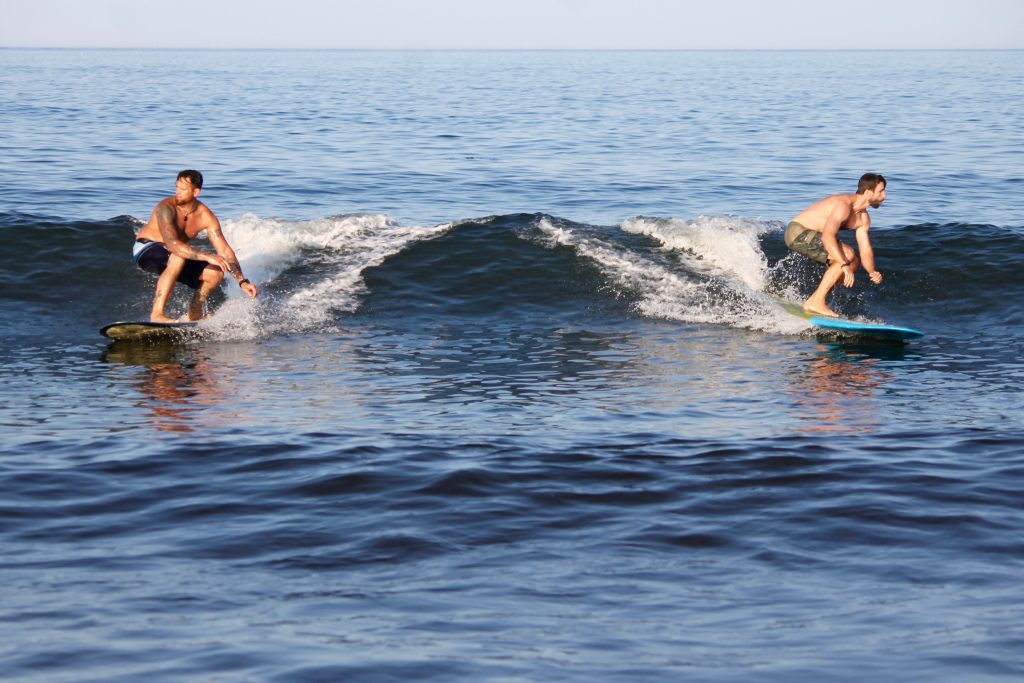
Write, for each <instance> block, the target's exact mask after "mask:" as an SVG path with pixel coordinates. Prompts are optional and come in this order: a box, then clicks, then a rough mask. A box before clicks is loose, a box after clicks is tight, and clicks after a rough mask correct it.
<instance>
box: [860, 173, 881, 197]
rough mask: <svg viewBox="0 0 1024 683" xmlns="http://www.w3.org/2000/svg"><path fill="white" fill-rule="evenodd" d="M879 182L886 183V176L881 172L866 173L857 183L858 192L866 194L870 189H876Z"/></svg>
mask: <svg viewBox="0 0 1024 683" xmlns="http://www.w3.org/2000/svg"><path fill="white" fill-rule="evenodd" d="M878 183H882V184H883V185H885V184H886V182H885V178H883V177H882V175H881V174H880V173H865V174H864V175H862V176H861V177H860V182H859V183H857V194H864V193H865V192H867V191H868V190H873V189H875V188H876V187H878Z"/></svg>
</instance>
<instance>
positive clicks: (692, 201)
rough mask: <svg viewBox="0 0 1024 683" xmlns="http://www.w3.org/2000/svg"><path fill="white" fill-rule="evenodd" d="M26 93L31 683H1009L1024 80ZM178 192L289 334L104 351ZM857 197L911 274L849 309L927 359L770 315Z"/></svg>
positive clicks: (573, 69)
mask: <svg viewBox="0 0 1024 683" xmlns="http://www.w3.org/2000/svg"><path fill="white" fill-rule="evenodd" d="M0 92H2V93H3V97H2V98H0V146H2V148H3V150H4V154H3V155H2V156H0V237H2V240H3V249H2V251H0V319H2V321H3V325H2V326H0V548H2V550H3V553H2V556H0V586H2V588H0V671H3V672H4V674H3V676H4V679H5V680H12V681H32V682H36V681H38V682H43V681H45V682H47V683H50V682H63V681H68V682H71V681H74V682H76V683H79V682H82V681H126V682H127V681H138V680H147V681H153V682H156V681H182V680H188V681H192V680H210V681H281V682H284V681H289V682H291V681H372V682H377V681H405V680H423V681H444V682H449V681H573V682H577V681H578V682H585V681H586V682H589V681H622V682H624V683H625V682H630V683H633V682H635V681H720V682H729V683H732V682H747V681H785V682H787V683H788V682H800V683H804V682H806V683H812V682H813V683H817V682H819V681H839V682H846V681H849V682H851V683H852V682H854V681H856V682H858V683H859V682H861V681H866V680H872V681H894V682H903V681H908V682H910V681H914V682H917V681H922V682H923V681H929V682H933V681H950V682H953V681H956V682H960V681H972V682H982V683H984V682H986V681H1020V680H1022V679H1024V597H1022V596H1024V425H1022V420H1021V415H1022V414H1024V399H1022V395H1024V394H1022V389H1024V363H1022V362H1021V357H1022V350H1024V349H1022V347H1024V335H1022V332H1024V303H1022V301H1024V277H1022V276H1021V273H1022V272H1024V219H1022V217H1021V216H1022V214H1021V210H1020V196H1021V192H1022V190H1024V175H1022V169H1024V113H1022V110H1021V108H1020V106H1019V103H1020V102H1021V101H1024V52H1015V51H1007V52H1002V51H978V52H870V51H866V52H838V51H837V52H810V51H793V52H569V51H567V52H343V51H339V52H331V51H291V52H289V51H253V52H242V51H74V50H40V51H33V50H0ZM182 168H198V169H200V170H202V171H203V172H204V174H205V176H206V186H205V188H204V191H203V195H202V199H203V200H204V201H205V202H206V203H207V204H208V205H209V206H210V207H211V208H212V209H213V210H214V211H215V212H216V213H217V214H218V216H219V217H220V220H221V222H222V224H223V227H224V232H225V234H226V236H227V238H228V240H229V241H230V242H231V244H232V245H233V246H234V248H235V251H236V252H237V254H238V255H239V257H240V259H241V262H242V265H243V267H244V269H245V272H246V275H247V276H248V277H249V278H250V279H252V280H253V281H254V282H256V283H257V284H258V285H259V286H260V287H261V289H262V294H261V296H260V297H259V298H258V299H257V300H255V301H253V300H248V299H246V298H244V297H243V296H241V295H240V294H239V291H238V289H237V287H235V286H234V285H233V284H231V285H227V286H225V287H224V288H223V291H221V292H218V293H216V294H215V297H214V302H213V303H214V309H215V313H214V315H213V317H212V318H211V319H210V320H209V321H207V322H205V323H203V325H202V333H201V335H200V336H199V337H198V338H191V339H188V340H185V341H182V342H178V343H145V344H139V343H123V342H113V343H112V342H110V341H109V340H106V339H104V338H103V337H101V336H100V335H99V333H98V330H99V328H100V327H101V326H102V325H104V324H106V323H109V322H111V321H113V320H118V319H135V318H144V317H145V316H146V315H147V314H148V311H149V306H150V301H151V296H152V291H153V286H154V280H153V278H152V277H151V276H150V275H148V274H145V273H142V272H141V271H138V270H137V269H135V268H134V266H133V265H132V263H131V260H130V250H131V243H132V238H133V235H134V233H135V232H136V231H137V230H138V229H139V227H140V226H141V224H142V222H143V221H145V220H146V219H147V218H148V216H149V213H150V211H151V210H152V208H153V206H154V205H155V203H156V202H157V201H158V200H159V199H161V198H162V197H165V196H168V195H170V194H172V193H173V185H174V177H175V175H176V173H177V171H178V170H180V169H182ZM865 171H874V172H880V173H882V174H884V175H885V176H886V177H887V178H888V180H889V185H888V187H887V190H888V199H887V201H886V202H885V204H884V205H883V206H882V207H880V208H878V209H876V210H873V211H872V215H873V227H872V231H871V235H872V242H873V244H874V248H875V252H876V255H877V259H878V266H879V269H880V270H881V271H882V273H883V274H884V276H885V280H884V282H883V283H882V284H881V285H879V286H874V285H871V284H870V283H869V282H868V281H867V278H866V277H865V276H864V274H863V273H860V274H859V275H858V279H857V282H856V284H855V286H854V287H853V288H851V289H840V291H837V292H836V294H835V296H834V300H833V306H834V307H835V308H837V309H839V310H840V311H841V312H842V313H843V314H844V315H847V316H851V317H856V318H860V319H863V320H868V321H887V322H891V323H894V324H900V325H906V326H909V327H913V328H917V329H920V330H922V331H924V332H925V336H924V337H923V338H921V339H919V340H915V341H912V342H910V343H908V344H894V343H885V342H877V341H871V340H865V339H859V338H855V337H843V336H825V335H821V334H816V333H815V332H814V330H812V329H811V328H810V327H809V326H808V323H807V322H806V321H804V320H803V319H802V318H798V317H795V316H793V315H791V314H790V313H787V312H786V310H785V309H784V308H783V307H782V306H781V305H780V303H779V300H780V299H785V300H789V301H799V300H800V299H801V298H802V297H806V296H807V294H808V293H809V292H810V291H811V289H812V288H813V287H814V286H815V284H816V283H817V280H818V278H819V277H820V270H819V269H817V267H816V266H814V265H813V264H810V263H809V262H806V261H805V260H802V259H801V258H800V257H797V256H794V255H791V254H790V253H789V252H788V251H787V250H786V248H785V246H784V244H783V241H782V233H783V229H784V227H785V225H786V223H787V221H788V220H789V219H790V218H791V217H792V216H793V215H795V214H796V213H798V212H799V211H800V210H802V209H803V208H805V207H806V206H807V205H808V204H810V203H811V202H812V201H814V200H816V199H818V198H820V197H822V196H824V195H826V194H831V193H835V192H846V191H853V190H854V188H855V186H856V181H857V178H858V177H859V176H860V175H861V174H862V173H863V172H865ZM201 243H205V242H203V241H202V240H201ZM186 297H187V292H184V291H182V292H178V293H177V294H176V295H175V298H174V299H173V301H172V306H171V307H172V308H173V309H174V310H175V312H178V313H180V312H181V311H182V310H183V307H184V306H185V304H186V301H187V299H186Z"/></svg>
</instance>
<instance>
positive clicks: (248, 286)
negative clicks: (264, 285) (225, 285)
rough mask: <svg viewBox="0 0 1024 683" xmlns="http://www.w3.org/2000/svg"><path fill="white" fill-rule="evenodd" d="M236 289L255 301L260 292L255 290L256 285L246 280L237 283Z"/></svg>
mask: <svg viewBox="0 0 1024 683" xmlns="http://www.w3.org/2000/svg"><path fill="white" fill-rule="evenodd" d="M238 287H239V289H241V290H242V291H243V292H245V293H246V294H248V295H249V296H250V297H251V298H253V299H255V298H256V297H257V295H259V293H260V290H258V289H256V285H254V284H253V283H251V282H249V281H248V280H242V281H241V282H239V283H238Z"/></svg>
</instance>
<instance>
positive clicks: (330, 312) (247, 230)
mask: <svg viewBox="0 0 1024 683" xmlns="http://www.w3.org/2000/svg"><path fill="white" fill-rule="evenodd" d="M223 227H224V234H225V236H226V237H227V239H228V241H229V242H230V243H231V245H232V247H233V248H234V250H235V253H236V255H237V256H238V259H239V261H240V262H241V264H242V266H243V269H244V271H245V274H246V277H248V278H249V279H250V280H252V281H253V282H254V283H256V284H257V286H259V287H260V288H261V289H262V290H263V292H262V294H261V296H260V297H259V298H258V299H256V300H252V299H249V298H247V297H246V296H245V295H244V294H242V293H241V292H240V291H239V289H238V288H237V287H235V286H233V285H230V284H229V285H228V286H227V289H226V292H227V295H228V301H227V302H226V303H225V304H224V305H223V306H222V307H221V308H220V309H218V311H217V312H216V314H215V315H214V316H213V319H212V320H211V321H210V322H209V324H208V326H209V328H210V331H211V332H213V333H215V334H218V336H231V337H236V338H245V339H251V338H256V337H260V336H266V335H268V334H275V333H278V334H280V333H293V332H300V331H309V330H317V329H326V328H329V327H332V325H333V322H334V319H335V316H336V314H337V312H338V311H349V312H351V311H354V310H356V308H358V306H359V301H360V298H361V296H362V294H363V293H364V292H365V284H364V283H363V279H362V273H363V271H364V270H365V269H366V268H369V267H371V266H376V265H379V264H380V263H382V262H383V261H384V259H386V258H387V257H388V256H391V255H393V254H396V253H398V252H400V251H401V250H402V249H404V248H405V247H406V246H407V245H408V244H410V243H413V242H416V241H419V240H424V239H431V238H433V237H437V236H438V235H441V234H443V233H444V232H445V231H447V230H448V229H449V228H450V227H451V226H450V224H442V225H435V226H401V225H398V224H397V223H395V222H394V221H393V220H392V219H391V218H389V217H388V216H386V215H383V214H353V215H345V216H336V217H326V218H318V219H315V220H310V221H284V220H277V219H266V218H259V217H257V216H254V215H251V214H250V215H245V216H243V217H242V218H239V219H238V220H233V221H226V222H225V223H224V226H223ZM285 271H289V272H290V273H292V274H295V273H298V276H297V277H295V278H294V282H287V281H281V280H280V279H279V278H280V276H281V274H282V273H284V272H285Z"/></svg>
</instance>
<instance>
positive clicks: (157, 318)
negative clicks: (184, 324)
mask: <svg viewBox="0 0 1024 683" xmlns="http://www.w3.org/2000/svg"><path fill="white" fill-rule="evenodd" d="M149 322H151V323H176V322H178V321H177V320H175V319H174V318H168V317H167V316H166V315H156V314H155V313H154V314H153V315H151V316H149Z"/></svg>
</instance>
